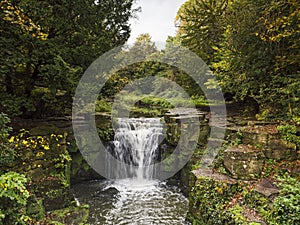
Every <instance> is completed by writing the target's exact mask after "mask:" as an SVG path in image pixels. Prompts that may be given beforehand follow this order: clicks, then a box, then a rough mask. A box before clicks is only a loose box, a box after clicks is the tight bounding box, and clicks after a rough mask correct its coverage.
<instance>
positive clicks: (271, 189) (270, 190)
mask: <svg viewBox="0 0 300 225" xmlns="http://www.w3.org/2000/svg"><path fill="white" fill-rule="evenodd" d="M254 190H255V191H256V192H258V193H260V194H262V195H264V196H266V197H270V196H271V195H273V194H277V193H278V192H279V189H278V188H277V187H276V186H275V185H274V184H273V182H272V181H270V180H268V179H265V178H263V179H261V181H260V182H259V183H258V184H257V185H256V186H255V188H254Z"/></svg>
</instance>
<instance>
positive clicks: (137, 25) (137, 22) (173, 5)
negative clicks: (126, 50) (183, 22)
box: [128, 0, 186, 44]
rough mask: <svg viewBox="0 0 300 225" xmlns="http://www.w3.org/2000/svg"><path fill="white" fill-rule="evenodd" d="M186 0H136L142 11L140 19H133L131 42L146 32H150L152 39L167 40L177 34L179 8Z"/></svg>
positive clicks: (138, 15)
mask: <svg viewBox="0 0 300 225" xmlns="http://www.w3.org/2000/svg"><path fill="white" fill-rule="evenodd" d="M185 1H186V0H136V6H137V7H138V6H140V7H141V9H142V11H141V12H139V13H137V17H138V19H131V20H130V24H131V37H130V38H129V40H128V43H129V44H132V43H134V42H135V39H136V38H137V37H138V36H139V35H140V34H144V33H149V34H150V36H151V37H152V39H151V40H152V41H155V42H165V41H166V40H167V37H168V36H174V35H175V34H176V27H175V24H174V21H175V17H176V14H177V11H178V9H179V8H180V6H181V5H182V4H183V3H184V2H185Z"/></svg>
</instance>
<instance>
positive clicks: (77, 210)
mask: <svg viewBox="0 0 300 225" xmlns="http://www.w3.org/2000/svg"><path fill="white" fill-rule="evenodd" d="M50 217H51V221H49V220H48V222H50V224H55V223H56V224H57V223H61V224H66V225H68V224H74V225H75V224H77V225H84V224H88V218H89V206H88V205H82V206H70V207H68V208H65V209H60V210H55V211H53V212H51V214H50Z"/></svg>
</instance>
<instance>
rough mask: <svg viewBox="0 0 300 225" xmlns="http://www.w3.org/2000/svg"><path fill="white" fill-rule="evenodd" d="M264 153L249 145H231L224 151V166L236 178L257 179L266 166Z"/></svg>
mask: <svg viewBox="0 0 300 225" xmlns="http://www.w3.org/2000/svg"><path fill="white" fill-rule="evenodd" d="M264 158H265V157H264V154H263V153H262V151H260V150H259V149H256V148H253V147H249V146H247V145H239V146H237V147H230V148H228V149H226V150H225V151H224V161H223V162H224V166H225V168H226V169H227V170H228V171H229V172H230V173H231V174H232V176H233V177H234V178H239V179H245V180H248V179H255V178H258V177H259V175H260V174H261V172H262V170H263V166H264Z"/></svg>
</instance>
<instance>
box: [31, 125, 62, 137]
mask: <svg viewBox="0 0 300 225" xmlns="http://www.w3.org/2000/svg"><path fill="white" fill-rule="evenodd" d="M62 133H63V132H62V131H61V130H60V129H59V128H58V127H56V126H55V125H53V124H51V123H49V124H40V125H38V126H36V127H34V128H32V129H30V134H31V135H32V136H47V135H51V134H62Z"/></svg>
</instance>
